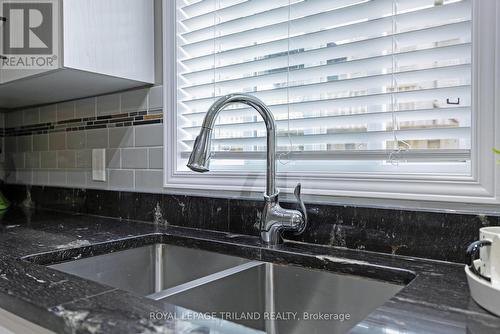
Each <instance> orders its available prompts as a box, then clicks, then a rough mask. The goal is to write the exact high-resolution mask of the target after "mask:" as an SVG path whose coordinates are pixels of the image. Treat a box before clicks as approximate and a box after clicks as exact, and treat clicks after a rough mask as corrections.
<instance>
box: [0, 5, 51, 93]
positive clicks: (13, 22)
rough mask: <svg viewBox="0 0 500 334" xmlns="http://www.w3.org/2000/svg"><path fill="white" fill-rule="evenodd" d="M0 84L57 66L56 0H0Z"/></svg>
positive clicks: (37, 73)
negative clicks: (21, 0) (28, 0)
mask: <svg viewBox="0 0 500 334" xmlns="http://www.w3.org/2000/svg"><path fill="white" fill-rule="evenodd" d="M0 16H1V17H2V18H3V19H2V23H1V24H2V26H1V34H0V35H1V40H0V44H1V51H0V54H1V55H2V58H3V59H2V60H1V61H2V62H1V67H0V71H1V73H0V84H1V83H7V82H11V81H14V80H18V79H22V78H26V77H29V76H33V75H39V74H41V73H44V72H47V71H51V70H55V69H58V68H59V58H60V53H61V52H60V31H59V30H60V29H59V27H60V21H61V19H60V16H61V15H60V3H59V0H43V1H38V2H17V1H14V2H12V1H8V0H0Z"/></svg>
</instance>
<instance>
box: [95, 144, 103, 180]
mask: <svg viewBox="0 0 500 334" xmlns="http://www.w3.org/2000/svg"><path fill="white" fill-rule="evenodd" d="M92 180H93V181H102V182H105V181H106V149H104V148H94V149H92Z"/></svg>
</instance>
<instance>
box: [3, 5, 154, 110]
mask: <svg viewBox="0 0 500 334" xmlns="http://www.w3.org/2000/svg"><path fill="white" fill-rule="evenodd" d="M0 16H1V17H4V18H5V21H2V22H0V36H1V38H0V44H1V48H0V54H1V55H2V58H3V59H2V60H1V63H0V108H18V107H24V106H30V105H37V104H44V103H53V102H57V101H64V100H70V99H75V98H81V97H86V96H93V95H99V94H105V93H111V92H114V91H120V90H124V89H130V88H134V87H139V86H144V85H148V84H153V83H154V77H155V74H154V72H155V71H154V0H41V1H38V2H36V3H34V2H17V1H10V0H9V1H7V0H0Z"/></svg>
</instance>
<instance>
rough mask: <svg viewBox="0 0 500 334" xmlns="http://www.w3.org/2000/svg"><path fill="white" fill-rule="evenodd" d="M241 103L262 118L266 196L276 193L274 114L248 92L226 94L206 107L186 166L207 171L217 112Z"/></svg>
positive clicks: (199, 170)
mask: <svg viewBox="0 0 500 334" xmlns="http://www.w3.org/2000/svg"><path fill="white" fill-rule="evenodd" d="M233 103H242V104H246V105H248V106H250V107H252V108H254V109H255V110H256V111H257V112H258V113H259V115H260V116H261V117H262V119H264V123H265V125H266V131H267V178H266V196H273V195H275V194H276V193H277V191H276V185H275V173H276V125H275V121H274V116H273V114H272V112H271V110H269V108H268V107H267V106H266V105H265V104H264V102H262V101H261V100H260V99H258V98H256V97H254V96H252V95H248V94H238V93H236V94H228V95H225V96H223V97H221V98H219V99H218V100H217V101H215V102H214V104H212V106H211V107H210V108H209V109H208V111H207V114H206V115H205V119H204V120H203V124H202V127H201V131H200V134H199V135H198V137H196V140H195V142H194V146H193V151H192V152H191V156H190V157H189V161H188V164H187V166H188V167H189V168H190V169H191V170H193V171H195V172H201V173H203V172H207V171H208V170H209V164H210V141H211V134H212V130H213V128H214V125H215V121H216V119H217V116H218V115H219V113H220V112H221V111H222V110H223V109H224V108H225V107H226V106H228V105H229V104H233Z"/></svg>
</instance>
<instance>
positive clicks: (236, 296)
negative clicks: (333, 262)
mask: <svg viewBox="0 0 500 334" xmlns="http://www.w3.org/2000/svg"><path fill="white" fill-rule="evenodd" d="M247 266H251V267H250V268H247V269H244V270H241V271H238V272H236V273H231V274H229V275H227V276H224V277H219V278H217V279H215V280H212V281H211V282H207V283H205V284H203V285H200V286H196V287H193V288H191V289H189V290H186V291H183V292H181V293H177V294H174V295H169V296H166V297H162V293H158V294H156V295H153V296H151V297H152V298H154V299H158V300H163V301H166V302H168V303H173V304H176V305H180V306H182V307H185V308H187V309H191V310H194V311H197V312H210V313H213V312H215V313H216V314H218V315H219V316H220V317H222V318H223V319H225V320H231V321H234V322H236V323H240V324H242V325H244V326H248V327H251V328H254V329H257V330H260V331H264V332H266V333H270V334H271V333H272V334H274V333H287V334H294V333H297V334H299V333H301V334H303V333H311V334H312V333H345V332H347V331H348V330H349V329H350V328H352V327H353V326H355V325H356V324H357V323H358V322H360V321H361V320H362V319H364V318H365V317H366V316H367V315H368V314H369V313H371V312H372V311H373V310H374V309H375V308H377V307H378V306H380V305H381V304H383V303H384V302H385V301H387V300H388V299H389V298H391V297H392V296H393V295H395V294H396V293H397V292H398V291H399V290H401V289H402V287H403V286H402V285H397V284H391V283H386V282H382V281H378V280H372V279H367V278H361V277H357V276H350V275H339V274H333V273H330V272H325V271H318V270H311V269H304V268H299V267H293V266H283V265H275V264H270V263H259V262H253V263H248V264H247ZM266 315H268V318H269V319H265V318H266ZM347 315H349V319H347ZM325 317H329V318H330V319H325ZM272 318H274V319H272Z"/></svg>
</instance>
